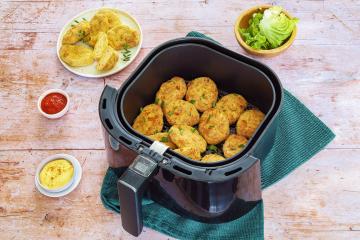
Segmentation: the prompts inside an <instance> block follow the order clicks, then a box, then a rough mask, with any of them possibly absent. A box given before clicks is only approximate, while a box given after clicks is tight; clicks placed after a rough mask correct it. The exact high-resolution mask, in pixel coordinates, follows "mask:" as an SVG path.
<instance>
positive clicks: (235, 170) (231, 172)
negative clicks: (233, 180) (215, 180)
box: [225, 167, 242, 176]
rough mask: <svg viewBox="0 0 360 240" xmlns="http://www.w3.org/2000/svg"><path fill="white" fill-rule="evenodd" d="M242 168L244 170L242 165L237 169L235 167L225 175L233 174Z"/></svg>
mask: <svg viewBox="0 0 360 240" xmlns="http://www.w3.org/2000/svg"><path fill="white" fill-rule="evenodd" d="M241 170H242V167H239V168H236V169H234V170H231V171H229V172H226V173H225V176H229V175H232V174H234V173H236V172H239V171H241Z"/></svg>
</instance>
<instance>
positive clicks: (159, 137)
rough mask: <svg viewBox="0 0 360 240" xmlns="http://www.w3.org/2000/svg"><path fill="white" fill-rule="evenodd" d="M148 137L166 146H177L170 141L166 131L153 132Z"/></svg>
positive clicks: (173, 147)
mask: <svg viewBox="0 0 360 240" xmlns="http://www.w3.org/2000/svg"><path fill="white" fill-rule="evenodd" d="M149 138H151V139H152V140H154V141H159V142H161V143H163V144H165V145H166V146H168V147H169V148H171V149H175V148H177V147H176V145H175V143H173V142H172V141H171V139H170V137H169V133H168V132H161V133H155V134H153V135H150V136H149Z"/></svg>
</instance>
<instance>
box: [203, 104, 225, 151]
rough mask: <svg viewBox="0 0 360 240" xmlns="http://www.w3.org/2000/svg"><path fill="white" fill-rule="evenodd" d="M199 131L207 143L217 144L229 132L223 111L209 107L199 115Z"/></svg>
mask: <svg viewBox="0 0 360 240" xmlns="http://www.w3.org/2000/svg"><path fill="white" fill-rule="evenodd" d="M199 132H200V134H201V136H203V137H204V138H205V140H206V142H207V143H208V144H218V143H220V142H222V141H224V140H225V139H226V138H227V136H229V134H230V125H229V120H228V118H227V116H226V115H225V113H223V112H221V111H220V110H218V109H216V108H210V109H208V110H206V111H205V112H204V113H203V115H201V118H200V123H199Z"/></svg>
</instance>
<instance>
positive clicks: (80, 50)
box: [59, 45, 94, 67]
mask: <svg viewBox="0 0 360 240" xmlns="http://www.w3.org/2000/svg"><path fill="white" fill-rule="evenodd" d="M59 54H60V58H61V60H63V61H64V62H66V63H67V64H68V65H70V66H72V67H83V66H87V65H90V64H92V63H93V62H94V54H93V50H92V49H91V48H89V47H85V46H81V45H63V46H61V48H60V51H59Z"/></svg>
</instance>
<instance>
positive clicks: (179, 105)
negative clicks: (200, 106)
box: [163, 100, 200, 126]
mask: <svg viewBox="0 0 360 240" xmlns="http://www.w3.org/2000/svg"><path fill="white" fill-rule="evenodd" d="M163 110H164V114H165V117H166V120H167V121H168V123H169V124H170V125H175V124H185V125H189V126H194V125H196V124H198V123H199V119H200V115H199V113H198V111H197V110H196V108H195V107H194V105H192V104H191V103H189V102H187V101H184V100H173V101H169V102H167V103H166V104H165V105H164V107H163Z"/></svg>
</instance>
